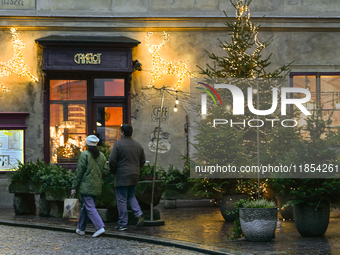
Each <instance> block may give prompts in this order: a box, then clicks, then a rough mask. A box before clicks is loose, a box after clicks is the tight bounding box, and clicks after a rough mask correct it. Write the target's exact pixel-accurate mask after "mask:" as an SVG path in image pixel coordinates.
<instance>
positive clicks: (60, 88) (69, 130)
mask: <svg viewBox="0 0 340 255" xmlns="http://www.w3.org/2000/svg"><path fill="white" fill-rule="evenodd" d="M86 95H87V85H86V81H79V80H51V81H50V99H51V100H50V146H51V154H50V155H51V159H50V160H51V162H53V163H76V162H77V161H78V158H79V155H80V153H81V152H82V151H83V150H84V149H85V139H86Z"/></svg>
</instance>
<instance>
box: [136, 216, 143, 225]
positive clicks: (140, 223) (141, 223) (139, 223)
mask: <svg viewBox="0 0 340 255" xmlns="http://www.w3.org/2000/svg"><path fill="white" fill-rule="evenodd" d="M143 225H144V215H143V214H141V215H139V216H138V220H137V224H136V226H137V227H142V226H143Z"/></svg>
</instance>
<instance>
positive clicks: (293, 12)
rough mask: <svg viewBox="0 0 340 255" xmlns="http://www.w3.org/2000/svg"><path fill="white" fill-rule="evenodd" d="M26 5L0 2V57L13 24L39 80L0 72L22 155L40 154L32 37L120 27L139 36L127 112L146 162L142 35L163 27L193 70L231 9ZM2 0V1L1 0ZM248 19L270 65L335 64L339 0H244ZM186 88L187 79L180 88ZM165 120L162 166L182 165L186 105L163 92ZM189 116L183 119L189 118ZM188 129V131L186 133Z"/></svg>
mask: <svg viewBox="0 0 340 255" xmlns="http://www.w3.org/2000/svg"><path fill="white" fill-rule="evenodd" d="M23 1H24V3H25V6H21V7H20V6H10V5H6V4H5V5H4V4H2V5H1V4H0V16H1V20H0V27H1V28H3V30H2V32H0V41H1V47H0V56H1V60H0V61H7V60H8V59H9V58H10V57H11V55H12V54H13V52H12V49H11V46H12V45H11V41H10V40H11V36H10V34H9V28H10V27H11V26H14V27H17V28H18V31H19V33H20V39H22V40H23V42H24V43H25V44H26V48H25V51H24V55H25V62H26V63H27V64H28V66H29V68H30V71H31V72H32V73H33V74H34V75H36V76H38V77H39V79H40V81H39V82H38V83H34V82H33V83H32V82H29V81H28V78H27V77H22V78H18V77H16V76H15V75H11V76H10V77H1V81H2V82H3V83H4V84H5V85H6V86H8V87H10V89H11V93H8V94H6V95H3V96H2V97H0V111H28V112H30V115H29V116H28V117H27V125H28V129H27V132H26V159H27V160H31V159H32V160H35V159H36V158H42V157H43V90H42V88H43V85H42V80H43V77H42V72H41V69H40V66H41V52H40V51H39V49H38V47H37V45H36V44H35V42H34V41H35V39H37V38H41V37H44V36H48V35H52V34H69V35H108V36H115V35H124V36H128V37H131V38H134V39H136V40H139V41H141V44H140V45H139V46H138V47H136V48H135V49H134V50H133V60H136V59H138V61H139V62H141V63H142V65H143V66H142V67H143V70H142V71H141V72H138V71H136V72H134V73H133V74H132V88H131V91H132V94H133V95H132V97H133V99H132V116H134V113H135V111H136V109H137V108H139V112H138V114H137V116H136V118H133V119H132V124H133V125H134V128H135V133H134V136H135V138H136V139H137V140H140V141H141V142H142V144H143V146H144V148H145V150H146V154H147V157H148V160H149V161H150V162H153V160H154V153H153V152H151V151H150V150H149V148H148V143H149V138H150V135H151V133H152V132H153V130H154V128H155V127H156V126H157V123H153V122H152V110H153V106H155V105H157V104H159V103H160V95H157V96H156V94H155V93H154V91H151V90H148V89H147V86H148V83H149V80H150V73H149V72H148V70H150V68H151V61H150V56H149V55H148V51H147V46H146V44H145V40H144V36H145V35H146V32H149V31H150V32H152V31H153V32H156V33H155V34H154V36H153V37H151V38H150V42H151V43H154V44H159V43H160V42H161V40H162V33H161V32H162V31H167V32H169V33H170V37H169V39H170V40H169V42H168V43H167V44H166V46H165V47H164V48H162V49H161V50H160V52H161V55H162V57H163V58H164V59H167V60H169V61H170V60H177V59H188V67H189V69H190V70H192V71H195V72H196V74H198V72H199V69H198V68H197V66H196V65H198V66H201V67H204V66H205V64H206V63H211V61H210V59H209V58H208V56H207V54H206V53H205V52H204V50H207V51H209V52H214V53H216V54H223V53H224V52H223V51H222V50H221V49H220V48H219V42H218V41H217V38H219V39H221V40H225V39H227V38H228V32H227V31H226V29H225V26H224V25H223V23H224V21H225V18H224V14H223V10H226V11H227V13H228V15H230V16H233V15H234V10H233V8H232V6H231V4H230V2H229V1H224V0H212V1H206V0H181V1H179V0H138V1H133V0H124V1H122V0H99V1H90V0H75V1H69V0H46V1H45V0H37V1H33V0H23ZM1 3H2V2H1ZM250 9H251V14H252V17H253V18H254V21H259V17H262V15H266V17H265V18H264V19H263V20H261V21H260V24H261V25H262V29H261V30H260V34H259V39H260V41H264V40H266V39H268V38H269V37H270V36H273V39H272V42H271V44H270V46H269V47H268V48H267V49H266V50H265V51H264V53H263V56H264V57H265V56H268V55H269V54H270V53H273V55H272V58H271V60H272V67H271V68H273V69H274V68H276V67H279V66H281V65H283V64H286V63H289V62H291V61H294V63H293V65H292V69H293V71H340V63H339V59H340V50H339V47H338V45H339V41H340V25H339V24H340V22H339V18H338V17H339V13H340V6H339V5H338V4H337V3H336V2H334V1H332V0H323V1H317V0H310V1H301V0H274V1H270V0H257V1H253V3H252V4H251V6H250ZM175 81H176V77H164V79H163V80H162V81H158V82H157V83H156V84H155V86H156V88H158V89H159V88H161V87H162V86H163V85H165V86H167V87H171V86H172V85H173V84H174V82H175ZM180 89H181V90H183V91H184V92H188V91H189V79H188V78H186V80H185V83H184V84H183V86H182V87H181V88H180ZM165 105H166V106H168V107H169V117H168V122H166V123H164V124H162V130H163V131H165V132H168V133H169V134H170V141H171V149H170V150H169V151H168V152H166V153H162V154H160V156H159V164H161V165H163V166H164V167H168V165H169V164H170V163H171V164H174V165H175V166H178V167H181V166H182V163H183V162H182V161H181V159H180V156H181V155H186V154H187V153H188V151H187V141H186V136H187V133H186V128H185V127H186V125H187V122H188V120H187V113H186V111H185V109H184V108H181V107H180V108H179V111H178V112H177V113H176V114H175V113H174V112H173V106H174V99H173V98H171V97H169V96H167V97H166V98H165ZM190 124H191V123H190V120H189V126H190ZM189 135H190V134H189Z"/></svg>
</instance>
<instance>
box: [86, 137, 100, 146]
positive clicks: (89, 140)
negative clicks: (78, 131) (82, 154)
mask: <svg viewBox="0 0 340 255" xmlns="http://www.w3.org/2000/svg"><path fill="white" fill-rule="evenodd" d="M98 142H99V139H98V137H97V136H95V135H89V136H88V137H87V138H86V144H87V145H88V146H97V143H98Z"/></svg>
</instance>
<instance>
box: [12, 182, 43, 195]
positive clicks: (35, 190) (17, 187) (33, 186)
mask: <svg viewBox="0 0 340 255" xmlns="http://www.w3.org/2000/svg"><path fill="white" fill-rule="evenodd" d="M40 187H41V183H38V182H27V181H13V182H11V184H10V185H9V186H8V192H9V193H17V194H34V195H39V194H40V191H39V190H40Z"/></svg>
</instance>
